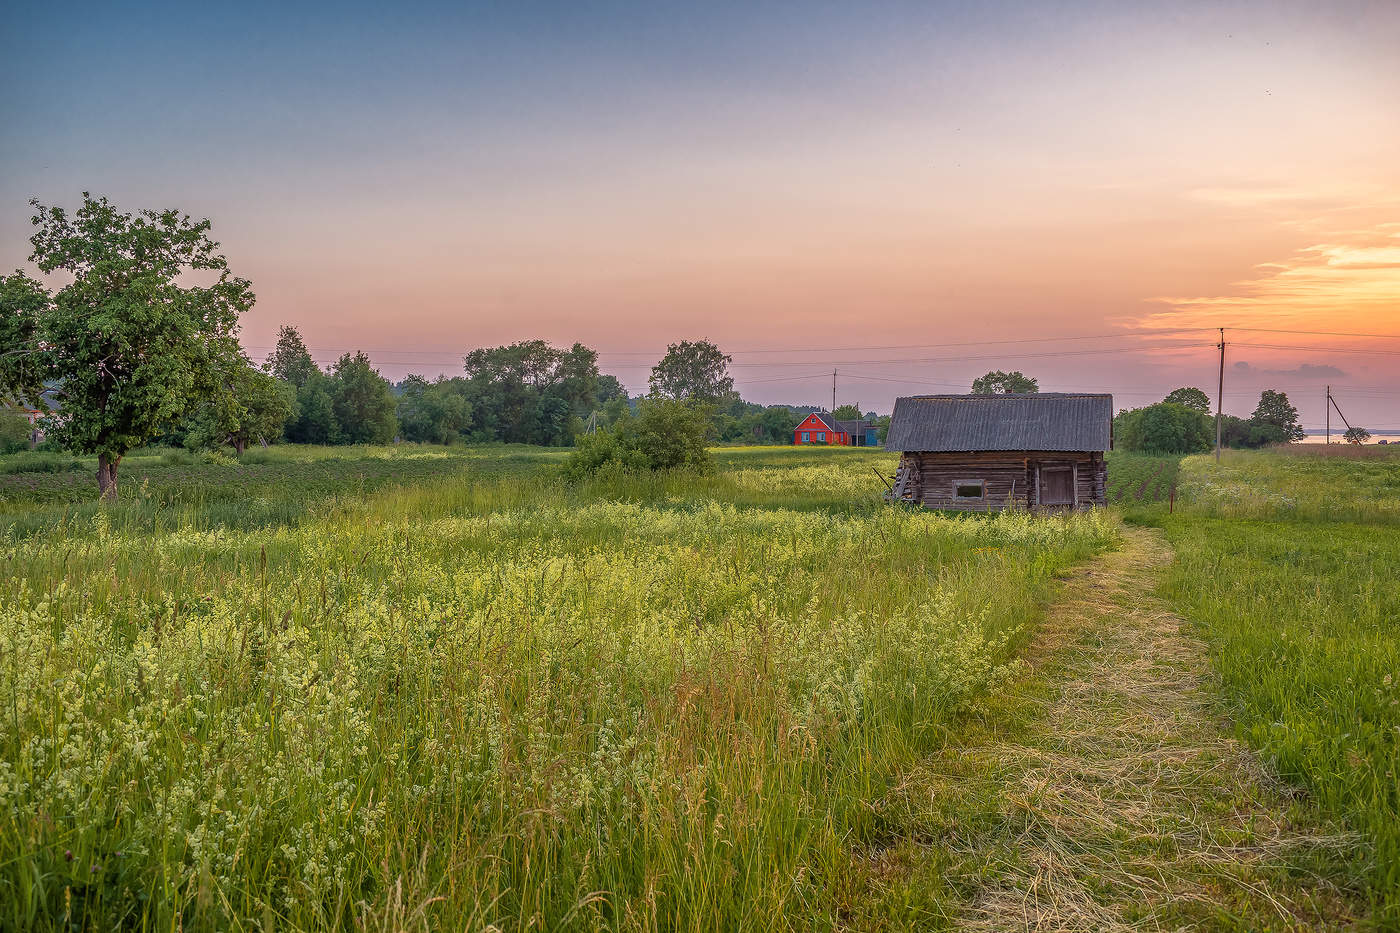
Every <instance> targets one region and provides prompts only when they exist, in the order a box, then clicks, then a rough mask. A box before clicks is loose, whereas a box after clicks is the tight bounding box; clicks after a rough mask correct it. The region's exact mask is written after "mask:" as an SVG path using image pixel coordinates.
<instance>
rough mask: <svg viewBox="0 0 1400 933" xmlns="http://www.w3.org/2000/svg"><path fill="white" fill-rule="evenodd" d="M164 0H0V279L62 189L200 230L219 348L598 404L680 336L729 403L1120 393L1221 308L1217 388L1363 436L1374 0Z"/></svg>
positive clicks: (1396, 92) (1371, 398)
mask: <svg viewBox="0 0 1400 933" xmlns="http://www.w3.org/2000/svg"><path fill="white" fill-rule="evenodd" d="M204 6H205V5H203V4H187V3H181V4H170V5H168V6H165V5H158V4H132V3H110V2H108V3H95V4H91V5H78V4H67V3H62V2H58V3H30V4H13V3H7V4H5V7H4V20H3V22H4V26H3V28H0V86H2V87H3V91H4V93H3V94H0V121H3V123H0V125H3V127H4V131H3V132H0V205H2V206H3V209H0V268H4V269H6V270H8V269H12V268H16V267H21V266H27V262H26V260H27V257H28V254H29V244H28V239H27V238H28V236H29V231H30V227H29V215H30V210H29V207H28V204H27V202H28V200H29V199H30V198H31V197H37V198H39V199H40V200H41V201H44V202H45V203H59V204H67V205H73V204H76V203H77V201H78V200H79V198H80V193H81V192H82V191H83V190H90V191H92V192H94V193H97V194H104V195H106V196H108V197H110V198H111V199H113V200H114V201H115V202H117V203H118V204H119V205H120V206H122V207H123V208H125V209H128V210H134V209H137V208H141V207H178V208H180V209H182V210H184V211H187V212H189V213H191V214H195V215H198V216H207V217H209V218H211V219H212V220H213V222H214V233H215V236H216V237H217V238H218V239H219V240H220V241H221V242H222V244H223V247H224V251H225V252H226V254H227V255H228V257H229V260H230V263H231V265H232V267H233V269H234V271H235V272H236V273H237V274H239V275H242V276H244V277H246V278H249V279H251V280H252V281H253V283H254V286H255V290H256V292H257V294H258V303H257V306H256V308H255V309H254V311H253V312H252V313H251V314H250V315H249V316H248V317H247V318H246V320H245V323H244V343H245V346H246V347H247V349H248V351H249V353H250V355H252V356H253V357H254V358H255V359H259V360H260V359H261V358H262V357H264V356H265V355H266V353H267V351H268V349H269V347H270V345H271V344H272V342H273V340H274V337H275V334H276V331H277V328H278V326H279V325H281V324H283V323H292V324H295V325H297V326H298V327H299V328H300V329H301V331H302V333H303V335H304V336H305V338H306V340H307V342H308V343H309V344H310V345H311V346H312V347H313V349H314V351H315V355H316V356H317V357H318V358H319V359H320V360H321V361H322V362H328V361H330V360H331V359H333V358H334V357H336V356H338V355H339V354H340V353H341V352H343V351H345V350H350V349H361V348H362V349H365V350H367V351H368V352H369V353H370V355H371V357H373V359H374V360H375V361H376V363H377V364H378V365H379V367H380V368H381V370H382V372H383V373H384V374H385V375H386V376H389V377H390V378H395V379H396V378H399V377H401V376H402V375H403V374H405V373H407V372H410V371H414V372H422V373H426V374H429V375H436V374H439V373H456V372H460V367H461V357H462V355H463V354H464V353H465V352H466V351H467V350H469V349H471V348H473V347H477V346H483V345H495V344H500V343H506V342H511V341H515V340H522V339H528V338H533V337H543V338H546V339H548V340H550V341H553V342H555V343H558V344H569V343H572V342H574V341H581V342H583V343H586V344H588V345H589V346H592V347H594V348H596V349H598V350H599V351H600V353H601V360H600V365H601V367H602V369H603V370H604V371H605V372H612V373H614V374H616V375H617V376H618V377H619V378H621V379H622V380H623V382H624V383H626V384H627V385H628V386H629V387H630V388H631V389H632V391H633V392H638V391H641V390H643V389H644V388H645V384H646V374H647V371H648V370H649V368H650V366H651V364H652V363H654V362H655V360H656V358H657V357H658V356H659V355H660V353H661V352H662V351H663V350H664V348H665V345H666V344H667V343H668V342H672V341H676V340H680V339H695V338H701V337H706V338H709V339H712V340H714V341H715V342H716V343H718V344H719V345H720V346H721V347H723V348H725V349H726V350H728V351H729V352H731V353H732V354H733V355H734V362H735V365H734V370H733V371H734V374H735V376H736V379H737V382H738V388H739V389H740V390H741V392H742V393H743V395H744V396H745V397H746V398H748V399H750V400H752V401H760V402H790V403H804V404H829V403H830V400H831V370H832V369H833V368H835V369H837V370H838V372H839V373H840V375H839V377H838V390H839V394H838V402H842V403H844V402H858V403H859V404H861V405H862V406H863V407H864V408H866V409H877V410H881V411H888V410H889V407H890V405H891V403H892V400H893V399H894V397H895V396H896V395H907V394H918V393H923V392H941V391H966V390H967V386H968V384H969V382H970V380H971V378H972V377H974V376H976V375H979V374H980V373H982V372H985V371H986V370H988V369H1021V370H1023V371H1025V372H1026V373H1028V374H1030V375H1034V376H1037V377H1038V378H1039V379H1040V384H1041V388H1042V389H1043V390H1094V391H1109V392H1112V393H1113V394H1114V396H1115V403H1116V405H1117V406H1118V407H1128V406H1135V405H1139V404H1144V403H1147V402H1150V401H1155V400H1157V399H1160V398H1161V396H1162V395H1163V394H1164V393H1165V392H1166V391H1167V390H1169V389H1171V388H1173V387H1175V386H1178V385H1198V386H1200V387H1202V388H1204V389H1206V390H1207V391H1209V392H1210V393H1211V394H1212V396H1213V395H1214V393H1215V379H1216V364H1217V356H1216V350H1215V346H1214V345H1215V341H1216V339H1217V338H1216V332H1215V331H1214V328H1216V327H1220V326H1224V327H1226V328H1227V332H1226V340H1227V343H1228V346H1227V357H1226V391H1225V409H1226V411H1229V412H1234V413H1237V414H1248V413H1249V411H1250V410H1251V409H1252V408H1253V406H1254V403H1255V402H1256V401H1257V399H1258V394H1259V390H1260V389H1261V388H1265V387H1275V388H1282V389H1284V390H1286V391H1287V392H1288V394H1289V396H1290V398H1291V399H1292V400H1293V401H1294V402H1295V404H1297V405H1298V407H1299V409H1300V411H1301V412H1302V414H1303V420H1304V424H1305V425H1306V426H1308V427H1320V426H1321V424H1322V419H1323V398H1324V395H1323V386H1324V385H1325V384H1328V383H1330V384H1331V385H1332V386H1333V390H1334V393H1335V394H1336V395H1337V396H1338V399H1339V401H1340V402H1341V405H1342V408H1343V410H1344V411H1345V412H1346V414H1347V417H1348V418H1349V419H1350V420H1351V421H1352V422H1353V423H1359V424H1363V425H1366V426H1368V427H1370V428H1372V429H1373V430H1375V429H1377V428H1388V429H1400V337H1397V336H1389V337H1387V336H1383V335H1400V0H1374V2H1346V0H1338V2H1320V0H1319V2H1309V3H1301V2H1300V3H1291V2H1287V0H1269V2H1240V3H1230V2H1223V0H1219V2H1209V3H1191V2H1180V0H1176V2H1171V3H1156V2H1154V3H1130V2H1102V3H1096V2H1035V3H1032V2H1024V0H1023V2H1005V3H995V2H993V3H976V4H974V3H967V2H957V3H939V2H929V0H925V2H912V3H902V4H901V3H880V2H862V3H844V4H818V3H776V2H758V0H751V2H744V3H732V4H731V3H724V2H706V3H699V2H692V3H686V4H679V3H662V2H653V3H629V4H624V3H543V2H522V3H512V4H482V5H476V4H460V3H458V4H418V3H411V2H410V3H403V4H389V3H380V4H373V5H359V4H339V3H338V4H331V3H304V4H281V3H275V4H274V3H269V4H260V3H236V4H221V5H219V7H218V8H217V9H214V8H210V9H200V8H202V7H204ZM293 8H294V9H293ZM1107 335H1115V336H1112V337H1111V338H1108V337H1107ZM1343 335H1358V336H1343ZM1031 338H1075V339H1058V340H1052V341H1045V340H1032V339H1031ZM1105 338H1107V339H1105ZM1009 341H1025V342H1021V343H1012V342H1009ZM1333 420H1334V424H1335V423H1336V419H1335V417H1334V419H1333Z"/></svg>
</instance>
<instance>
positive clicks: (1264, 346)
mask: <svg viewBox="0 0 1400 933" xmlns="http://www.w3.org/2000/svg"><path fill="white" fill-rule="evenodd" d="M1231 346H1236V347H1252V348H1255V349H1259V350H1307V351H1308V352H1310V353H1363V354H1368V355H1382V356H1400V350H1368V349H1364V348H1362V347H1305V346H1298V345H1296V344H1281V343H1235V342H1232V343H1231Z"/></svg>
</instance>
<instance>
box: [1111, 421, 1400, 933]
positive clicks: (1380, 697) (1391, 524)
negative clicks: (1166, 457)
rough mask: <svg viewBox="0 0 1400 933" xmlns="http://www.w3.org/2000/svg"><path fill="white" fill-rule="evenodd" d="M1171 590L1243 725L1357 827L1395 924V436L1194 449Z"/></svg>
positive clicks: (1399, 767) (1399, 565)
mask: <svg viewBox="0 0 1400 933" xmlns="http://www.w3.org/2000/svg"><path fill="white" fill-rule="evenodd" d="M1181 490H1182V492H1183V498H1184V499H1185V500H1186V502H1185V503H1184V504H1181V503H1179V504H1178V511H1177V513H1176V514H1175V515H1172V516H1167V515H1165V514H1163V513H1162V511H1161V510H1160V509H1159V510H1158V511H1157V512H1155V513H1152V514H1150V515H1149V514H1148V513H1140V514H1139V516H1138V517H1139V518H1143V519H1144V520H1149V521H1153V522H1155V523H1160V524H1161V525H1162V526H1163V527H1164V528H1165V529H1166V531H1167V533H1168V535H1169V536H1170V538H1171V540H1172V543H1173V544H1174V545H1175V547H1176V552H1177V557H1176V562H1175V564H1174V566H1173V568H1172V570H1171V572H1170V575H1169V579H1168V581H1167V584H1166V592H1167V594H1168V595H1169V596H1170V597H1171V598H1172V599H1173V600H1174V601H1175V603H1176V604H1177V605H1178V606H1179V607H1180V608H1181V610H1182V611H1183V612H1184V614H1186V615H1187V616H1188V617H1189V618H1191V619H1193V620H1195V621H1196V622H1198V623H1199V624H1200V626H1201V630H1202V631H1203V632H1204V634H1205V635H1206V636H1207V638H1208V639H1209V642H1210V644H1211V648H1212V651H1213V654H1214V660H1215V664H1216V667H1217V668H1218V670H1219V672H1220V675H1221V677H1222V680H1223V684H1224V688H1225V691H1226V695H1227V696H1228V698H1229V700H1230V702H1231V703H1232V705H1233V707H1234V715H1235V718H1236V720H1237V721H1238V722H1239V724H1240V730H1241V733H1242V735H1243V736H1244V737H1245V738H1246V739H1247V740H1248V741H1249V742H1250V743H1251V744H1253V745H1254V746H1255V747H1257V748H1259V749H1260V750H1261V751H1263V752H1264V754H1265V755H1266V757H1267V758H1268V760H1270V761H1271V762H1272V763H1273V764H1274V765H1275V766H1276V767H1277V769H1278V770H1279V771H1280V772H1281V773H1282V774H1283V775H1284V776H1285V777H1287V778H1289V779H1291V780H1294V781H1296V782H1299V783H1300V784H1302V785H1304V786H1306V787H1307V788H1308V790H1309V791H1310V793H1311V794H1312V796H1313V797H1314V798H1315V799H1316V801H1317V802H1318V803H1319V804H1320V805H1321V807H1322V808H1323V809H1324V810H1326V811H1327V812H1328V813H1330V814H1332V815H1334V816H1336V817H1338V818H1340V819H1342V820H1343V821H1345V822H1346V823H1347V824H1349V825H1350V826H1351V827H1352V828H1354V829H1355V830H1356V831H1357V832H1358V833H1359V834H1360V835H1361V839H1362V840H1363V841H1362V843H1361V844H1360V845H1359V847H1358V850H1357V868H1358V873H1359V874H1360V875H1361V876H1363V877H1364V879H1365V880H1366V881H1367V882H1368V883H1369V886H1370V889H1371V891H1372V892H1373V897H1374V901H1375V906H1376V916H1377V919H1378V920H1379V922H1380V925H1381V926H1382V927H1386V926H1395V925H1400V584H1397V581H1400V522H1397V517H1400V451H1395V452H1388V451H1384V450H1381V451H1376V450H1374V449H1372V450H1367V451H1360V452H1358V451H1355V449H1350V450H1348V449H1338V448H1334V449H1332V450H1327V449H1309V448H1297V449H1292V450H1280V451H1265V452H1236V451H1231V452H1227V453H1226V455H1225V457H1224V459H1223V461H1222V462H1221V464H1220V465H1219V466H1217V465H1216V464H1215V463H1214V461H1213V459H1212V458H1210V457H1193V458H1190V459H1188V460H1187V461H1186V462H1185V463H1184V465H1183V470H1182V478H1181Z"/></svg>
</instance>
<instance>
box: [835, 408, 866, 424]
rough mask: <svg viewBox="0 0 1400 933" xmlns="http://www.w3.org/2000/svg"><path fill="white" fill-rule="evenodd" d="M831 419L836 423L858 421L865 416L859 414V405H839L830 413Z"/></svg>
mask: <svg viewBox="0 0 1400 933" xmlns="http://www.w3.org/2000/svg"><path fill="white" fill-rule="evenodd" d="M831 417H833V418H835V419H836V420H838V421H860V420H861V419H862V418H863V417H865V416H864V415H862V414H861V411H860V406H859V405H840V406H838V407H837V409H836V410H835V411H833V412H832V413H831Z"/></svg>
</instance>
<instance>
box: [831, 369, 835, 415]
mask: <svg viewBox="0 0 1400 933" xmlns="http://www.w3.org/2000/svg"><path fill="white" fill-rule="evenodd" d="M831 411H832V412H833V413H835V411H836V370H834V369H833V370H832V371H831Z"/></svg>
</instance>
